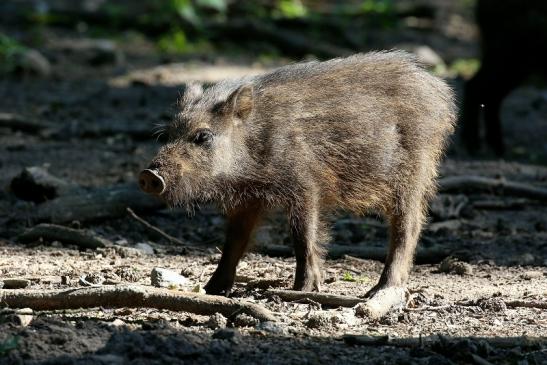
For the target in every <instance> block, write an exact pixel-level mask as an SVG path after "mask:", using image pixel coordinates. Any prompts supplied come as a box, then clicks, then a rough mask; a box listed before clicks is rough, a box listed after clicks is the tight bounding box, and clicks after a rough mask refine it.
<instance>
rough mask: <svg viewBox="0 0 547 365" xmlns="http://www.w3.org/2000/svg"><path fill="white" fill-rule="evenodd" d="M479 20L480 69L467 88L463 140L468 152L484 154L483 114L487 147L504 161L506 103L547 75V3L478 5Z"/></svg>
mask: <svg viewBox="0 0 547 365" xmlns="http://www.w3.org/2000/svg"><path fill="white" fill-rule="evenodd" d="M476 17H477V23H478V26H479V29H480V32H481V51H482V55H481V67H480V70H479V71H478V72H477V73H476V74H475V76H474V77H473V78H472V79H470V80H469V81H468V82H467V83H466V85H465V91H464V100H463V112H462V123H461V124H462V138H463V142H464V143H465V145H466V147H467V149H468V151H469V152H471V153H476V152H477V151H478V150H479V149H480V147H481V140H480V119H481V118H480V116H481V114H483V115H484V123H485V128H484V129H485V137H486V142H487V144H488V145H489V147H490V148H492V150H493V151H494V152H495V153H496V154H497V155H500V156H501V155H503V154H504V152H505V146H504V142H503V131H502V124H501V120H500V107H501V104H502V101H503V99H504V98H505V97H506V96H507V95H508V94H509V93H510V92H511V90H513V89H514V88H516V87H517V86H518V85H520V84H521V83H522V82H523V81H525V80H526V79H527V78H528V77H529V76H530V75H531V74H536V73H537V74H541V75H543V76H545V75H547V1H545V0H524V1H518V0H503V1H499V0H478V2H477V6H476ZM481 109H482V113H481Z"/></svg>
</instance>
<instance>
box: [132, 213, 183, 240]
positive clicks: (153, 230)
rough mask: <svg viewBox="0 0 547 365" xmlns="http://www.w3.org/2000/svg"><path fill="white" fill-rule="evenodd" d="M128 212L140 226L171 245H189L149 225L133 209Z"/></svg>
mask: <svg viewBox="0 0 547 365" xmlns="http://www.w3.org/2000/svg"><path fill="white" fill-rule="evenodd" d="M127 212H128V213H129V215H130V216H131V217H132V218H133V219H135V220H136V221H137V222H139V223H140V224H142V225H143V226H145V227H146V228H148V229H149V230H151V231H152V232H154V233H156V234H158V235H160V236H161V237H163V238H165V239H167V240H168V241H169V242H171V243H176V244H179V245H182V246H185V245H187V243H185V242H182V241H181V240H179V239H178V238H176V237H173V236H171V235H170V234H168V233H165V232H164V231H162V230H161V229H159V228H158V227H156V226H153V225H152V224H150V223H148V222H147V221H145V220H144V219H142V218H141V217H139V216H138V215H137V214H136V213H135V212H134V211H133V209H131V208H129V207H128V208H127Z"/></svg>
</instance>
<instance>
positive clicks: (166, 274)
mask: <svg viewBox="0 0 547 365" xmlns="http://www.w3.org/2000/svg"><path fill="white" fill-rule="evenodd" d="M150 281H151V282H152V285H154V286H156V287H158V288H173V287H174V288H181V287H185V286H188V285H189V284H190V282H189V280H188V279H187V278H185V277H184V276H182V275H180V274H177V273H176V272H174V271H171V270H168V269H162V268H159V267H155V268H154V269H152V273H151V274H150Z"/></svg>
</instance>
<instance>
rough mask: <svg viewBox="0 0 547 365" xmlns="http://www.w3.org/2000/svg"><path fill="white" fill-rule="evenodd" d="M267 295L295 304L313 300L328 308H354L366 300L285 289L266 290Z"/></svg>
mask: <svg viewBox="0 0 547 365" xmlns="http://www.w3.org/2000/svg"><path fill="white" fill-rule="evenodd" d="M266 295H269V296H273V295H277V296H278V297H280V298H281V299H283V300H285V301H288V302H294V301H297V300H306V299H308V300H312V301H314V302H316V303H319V304H321V305H326V306H328V307H354V306H356V305H357V304H359V303H362V302H364V301H365V299H362V298H357V297H352V296H346V295H336V294H327V293H318V292H303V291H296V290H285V289H268V290H266Z"/></svg>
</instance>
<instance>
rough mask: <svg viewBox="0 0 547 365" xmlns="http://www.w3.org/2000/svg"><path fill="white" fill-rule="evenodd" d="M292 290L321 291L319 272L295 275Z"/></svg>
mask: <svg viewBox="0 0 547 365" xmlns="http://www.w3.org/2000/svg"><path fill="white" fill-rule="evenodd" d="M293 289H294V290H299V291H308V292H310V291H317V292H318V291H321V274H319V273H318V272H312V273H311V274H309V275H306V276H305V277H300V278H299V277H298V275H297V277H296V279H295V280H294V286H293Z"/></svg>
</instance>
